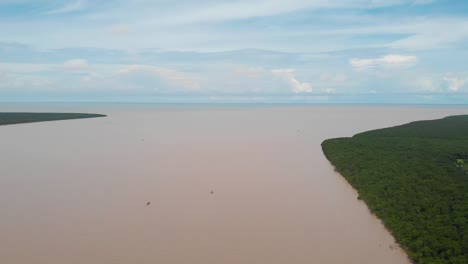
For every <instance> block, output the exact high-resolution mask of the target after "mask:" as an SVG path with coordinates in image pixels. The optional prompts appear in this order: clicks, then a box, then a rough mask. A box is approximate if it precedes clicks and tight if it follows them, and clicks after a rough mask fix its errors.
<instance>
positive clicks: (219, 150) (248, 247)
mask: <svg viewBox="0 0 468 264" xmlns="http://www.w3.org/2000/svg"><path fill="white" fill-rule="evenodd" d="M0 111H57V112H92V113H102V114H107V115H108V117H105V118H94V119H81V120H67V121H54V122H43V123H31V124H21V125H9V126H2V127H0V215H1V217H0V262H1V263H5V264H30V263H35V264H63V263H67V264H74V263H76V264H78V263H79V264H82V263H99V264H120V263H122V264H124V263H139V264H140V263H141V264H145V263H148V264H149V263H165V264H172V263H173V264H185V263H187V264H188V263H190V264H198V263H200V264H231V263H232V264H240V263H259V264H262V263H265V264H276V263H277V264H284V263H291V264H293V263H298V264H299V263H304V264H305V263H308V264H310V263H317V264H327V263H330V264H332V263H333V264H335V263H347V264H366V263H369V264H375V263H379V264H398V263H410V262H409V261H408V259H407V257H406V255H405V254H404V252H403V251H402V250H400V249H399V247H398V246H397V245H396V244H395V242H394V239H393V238H392V236H391V235H390V234H389V232H388V231H386V230H385V228H384V227H383V225H382V224H381V222H380V221H379V220H378V219H376V218H375V217H374V216H373V215H371V214H370V213H369V210H368V209H367V207H366V205H365V204H364V203H363V202H361V201H359V200H357V193H356V191H355V190H353V189H352V187H350V186H349V185H348V183H347V182H346V181H345V180H344V179H343V178H342V177H341V176H340V175H339V174H337V173H335V172H334V171H333V168H332V166H331V165H330V164H329V162H328V161H327V160H326V158H325V157H324V156H323V154H322V151H321V147H320V143H321V142H322V141H323V140H324V139H327V138H332V137H341V136H351V135H353V134H355V133H358V132H361V131H365V130H369V129H375V128H382V127H386V126H392V125H397V124H402V123H405V122H409V121H414V120H421V119H434V118H439V117H444V116H448V115H453V114H464V113H465V114H466V113H468V108H467V107H456V106H453V107H429V106H426V107H423V106H413V107H409V106H318V105H311V106H272V105H270V106H268V105H265V106H259V105H253V106H242V105H230V106H210V105H145V104H141V105H130V104H68V105H67V104H0ZM148 202H149V205H147V203H148Z"/></svg>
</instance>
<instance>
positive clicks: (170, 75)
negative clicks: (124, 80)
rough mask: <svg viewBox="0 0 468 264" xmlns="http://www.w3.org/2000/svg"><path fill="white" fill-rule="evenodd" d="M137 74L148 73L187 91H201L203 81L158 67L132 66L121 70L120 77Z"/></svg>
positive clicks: (187, 74)
mask: <svg viewBox="0 0 468 264" xmlns="http://www.w3.org/2000/svg"><path fill="white" fill-rule="evenodd" d="M137 72H146V73H149V74H151V75H154V76H156V77H158V78H161V79H162V80H164V81H165V82H166V83H167V84H169V85H171V86H172V87H173V88H179V89H180V88H181V89H187V90H199V89H200V88H201V82H202V79H201V78H200V77H198V76H196V75H194V74H189V73H184V72H179V71H176V70H172V69H168V68H163V67H156V66H151V65H130V66H126V67H124V68H123V69H121V70H120V71H119V72H118V73H119V74H120V75H129V74H132V73H137Z"/></svg>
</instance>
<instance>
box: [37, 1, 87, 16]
mask: <svg viewBox="0 0 468 264" xmlns="http://www.w3.org/2000/svg"><path fill="white" fill-rule="evenodd" d="M86 4H87V1H86V0H78V1H74V2H71V3H68V4H67V5H64V6H61V7H59V8H55V9H52V10H49V11H47V12H46V14H48V15H54V14H64V13H71V12H76V11H80V10H83V9H85V8H86Z"/></svg>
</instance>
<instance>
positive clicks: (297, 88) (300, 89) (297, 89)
mask: <svg viewBox="0 0 468 264" xmlns="http://www.w3.org/2000/svg"><path fill="white" fill-rule="evenodd" d="M271 72H272V73H273V75H275V76H278V77H280V78H282V79H283V80H285V81H286V82H288V84H289V85H290V87H291V89H292V91H293V92H294V93H311V92H312V84H310V83H307V82H300V81H298V80H297V79H296V76H295V74H296V70H295V69H277V70H272V71H271Z"/></svg>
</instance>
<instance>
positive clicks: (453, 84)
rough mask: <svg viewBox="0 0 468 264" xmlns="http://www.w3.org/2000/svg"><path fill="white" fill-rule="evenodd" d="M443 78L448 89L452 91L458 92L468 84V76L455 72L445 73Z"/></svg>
mask: <svg viewBox="0 0 468 264" xmlns="http://www.w3.org/2000/svg"><path fill="white" fill-rule="evenodd" d="M443 80H444V81H445V82H446V84H447V89H448V90H449V91H451V92H458V91H459V90H460V89H461V88H462V87H464V86H465V84H468V78H467V77H460V76H457V75H455V74H453V73H447V74H445V76H444V77H443Z"/></svg>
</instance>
